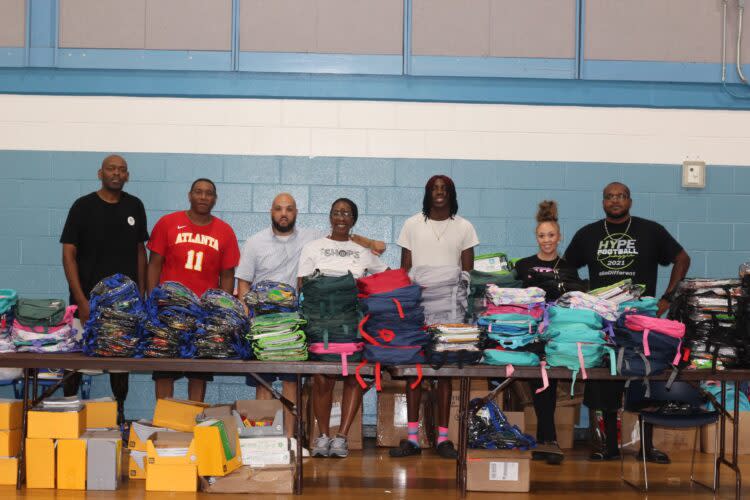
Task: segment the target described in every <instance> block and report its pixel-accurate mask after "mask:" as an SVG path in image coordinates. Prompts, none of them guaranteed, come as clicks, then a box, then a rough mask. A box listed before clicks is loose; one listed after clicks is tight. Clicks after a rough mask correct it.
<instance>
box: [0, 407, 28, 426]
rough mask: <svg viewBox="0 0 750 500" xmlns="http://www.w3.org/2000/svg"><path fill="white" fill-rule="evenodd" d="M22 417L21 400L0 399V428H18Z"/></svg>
mask: <svg viewBox="0 0 750 500" xmlns="http://www.w3.org/2000/svg"><path fill="white" fill-rule="evenodd" d="M22 419H23V402H22V401H19V400H17V399H0V429H3V430H8V429H20V428H21V424H22V421H23V420H22Z"/></svg>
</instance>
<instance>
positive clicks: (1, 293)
mask: <svg viewBox="0 0 750 500" xmlns="http://www.w3.org/2000/svg"><path fill="white" fill-rule="evenodd" d="M17 300H18V294H17V293H16V291H15V290H9V289H7V288H6V289H0V314H5V313H7V312H8V311H10V310H11V309H13V306H15V305H16V302H17Z"/></svg>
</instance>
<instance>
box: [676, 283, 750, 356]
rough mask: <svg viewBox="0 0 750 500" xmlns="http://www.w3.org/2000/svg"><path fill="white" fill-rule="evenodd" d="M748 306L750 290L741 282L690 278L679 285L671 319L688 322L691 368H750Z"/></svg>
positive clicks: (687, 331)
mask: <svg viewBox="0 0 750 500" xmlns="http://www.w3.org/2000/svg"><path fill="white" fill-rule="evenodd" d="M747 303H748V301H747V287H743V286H742V283H741V282H740V281H739V280H737V279H716V280H715V279H687V280H683V281H682V282H681V283H680V284H679V286H678V287H677V290H676V293H675V296H674V299H673V301H672V304H671V307H670V311H669V316H670V317H671V318H673V319H676V320H679V321H681V322H683V323H685V326H686V328H687V330H686V337H687V339H686V344H687V347H688V348H689V349H690V364H691V366H693V367H695V368H712V369H720V368H734V367H740V366H743V365H748V358H749V357H750V353H748V350H747V347H746V345H747V339H748V331H747V328H746V327H745V326H743V322H744V323H745V324H747V317H748V314H747ZM741 318H744V320H743V319H741Z"/></svg>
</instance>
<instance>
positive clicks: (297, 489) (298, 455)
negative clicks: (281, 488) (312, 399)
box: [293, 374, 303, 495]
mask: <svg viewBox="0 0 750 500" xmlns="http://www.w3.org/2000/svg"><path fill="white" fill-rule="evenodd" d="M293 413H294V425H295V428H296V431H297V449H296V451H295V455H294V460H295V468H294V470H295V476H294V493H295V495H301V494H302V478H303V475H302V436H303V434H302V429H303V422H302V375H300V374H297V401H296V404H295V406H294V412H293Z"/></svg>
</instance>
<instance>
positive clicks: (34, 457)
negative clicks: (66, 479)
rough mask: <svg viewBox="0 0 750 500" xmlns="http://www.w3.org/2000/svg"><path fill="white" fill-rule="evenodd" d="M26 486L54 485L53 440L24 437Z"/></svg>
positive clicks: (43, 486)
mask: <svg viewBox="0 0 750 500" xmlns="http://www.w3.org/2000/svg"><path fill="white" fill-rule="evenodd" d="M26 487H27V488H54V487H55V442H54V441H53V440H52V439H50V438H28V439H26Z"/></svg>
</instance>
